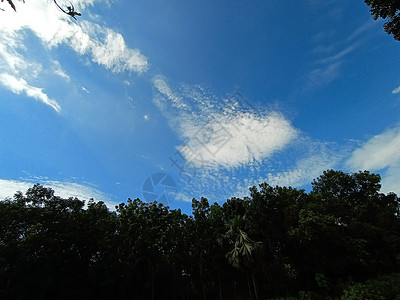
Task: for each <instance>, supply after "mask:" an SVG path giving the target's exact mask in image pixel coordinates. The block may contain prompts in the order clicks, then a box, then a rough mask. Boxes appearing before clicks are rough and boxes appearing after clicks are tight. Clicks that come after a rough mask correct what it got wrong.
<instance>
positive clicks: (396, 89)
mask: <svg viewBox="0 0 400 300" xmlns="http://www.w3.org/2000/svg"><path fill="white" fill-rule="evenodd" d="M398 93H400V86H398V87H397V88H395V89H394V90H393V91H392V94H398Z"/></svg>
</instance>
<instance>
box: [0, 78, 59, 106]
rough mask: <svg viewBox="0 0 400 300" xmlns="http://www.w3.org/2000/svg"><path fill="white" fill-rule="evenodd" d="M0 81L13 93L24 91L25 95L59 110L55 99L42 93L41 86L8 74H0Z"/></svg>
mask: <svg viewBox="0 0 400 300" xmlns="http://www.w3.org/2000/svg"><path fill="white" fill-rule="evenodd" d="M0 83H1V84H2V85H3V86H5V87H6V88H8V89H9V90H10V91H12V92H13V93H15V94H20V93H22V92H25V93H26V95H27V96H29V97H32V98H34V99H36V100H39V101H40V102H43V103H44V104H47V105H49V106H51V107H52V108H53V109H54V110H55V111H56V112H60V111H61V107H60V105H58V103H57V101H55V100H53V99H50V98H49V97H48V96H47V95H46V94H45V93H43V91H42V89H41V88H38V87H34V86H31V85H29V84H28V83H27V82H26V81H25V80H24V79H22V78H16V77H14V76H11V75H8V74H0Z"/></svg>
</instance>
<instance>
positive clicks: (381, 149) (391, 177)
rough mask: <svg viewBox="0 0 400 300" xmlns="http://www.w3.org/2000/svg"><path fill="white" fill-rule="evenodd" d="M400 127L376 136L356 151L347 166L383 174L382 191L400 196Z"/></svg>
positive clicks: (356, 169) (355, 169)
mask: <svg viewBox="0 0 400 300" xmlns="http://www.w3.org/2000/svg"><path fill="white" fill-rule="evenodd" d="M399 149H400V125H397V126H396V127H393V128H390V129H388V130H386V131H384V132H383V133H381V134H378V135H375V136H373V137H372V138H370V139H369V140H368V141H367V142H365V143H364V144H362V145H361V146H360V147H359V148H358V149H356V150H354V152H353V153H352V155H351V156H350V158H349V159H348V160H347V162H346V163H347V166H348V167H349V168H350V169H352V170H354V171H358V170H371V171H380V172H381V173H382V177H383V178H382V179H383V180H382V190H383V191H386V192H389V191H392V192H395V193H397V194H400V180H399V178H400V151H399Z"/></svg>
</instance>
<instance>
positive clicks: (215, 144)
mask: <svg viewBox="0 0 400 300" xmlns="http://www.w3.org/2000/svg"><path fill="white" fill-rule="evenodd" d="M189 122H190V121H189ZM182 126H183V128H184V132H183V133H184V138H189V140H188V142H187V143H186V144H185V145H182V146H180V147H179V148H178V149H179V150H180V151H181V153H182V154H183V155H184V157H185V158H186V160H187V161H190V162H193V163H194V164H195V166H196V167H216V168H219V167H223V168H232V167H233V168H237V167H240V166H243V165H247V164H250V163H252V162H254V161H259V162H261V161H262V160H263V159H265V158H267V157H269V156H271V155H272V154H273V153H275V152H276V151H279V150H281V149H282V148H284V147H285V146H287V145H288V143H289V142H290V141H291V140H292V139H293V138H294V137H295V136H296V130H295V129H294V128H293V127H292V126H291V125H290V123H289V121H287V120H286V119H285V118H284V117H283V116H282V115H280V114H278V113H275V112H273V113H270V114H267V115H265V116H257V115H255V114H251V113H246V112H238V113H237V114H235V115H223V114H218V113H217V114H215V116H213V118H212V119H211V120H210V121H208V122H207V123H206V124H204V125H203V126H198V125H196V124H190V123H189V124H182ZM194 129H195V130H196V132H195V133H194V134H193V131H194Z"/></svg>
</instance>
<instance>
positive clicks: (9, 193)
mask: <svg viewBox="0 0 400 300" xmlns="http://www.w3.org/2000/svg"><path fill="white" fill-rule="evenodd" d="M41 184H42V185H43V186H45V187H49V188H51V189H53V190H54V193H55V195H56V196H60V197H62V198H69V197H77V198H79V199H80V200H89V199H91V198H93V199H94V200H95V201H103V202H104V203H105V204H106V205H107V207H108V208H110V209H114V206H115V205H116V203H115V202H113V201H112V200H111V197H110V196H109V195H107V194H105V193H103V192H101V191H99V190H98V189H96V188H94V187H92V186H90V185H82V184H78V183H74V182H62V181H54V180H45V181H42V182H41ZM33 185H34V183H33V182H29V181H19V180H4V179H0V200H3V199H6V198H12V197H13V195H14V194H15V193H16V192H17V191H21V192H22V193H25V192H26V191H27V190H28V189H29V188H31V187H32V186H33Z"/></svg>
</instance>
